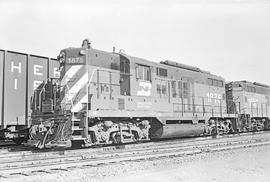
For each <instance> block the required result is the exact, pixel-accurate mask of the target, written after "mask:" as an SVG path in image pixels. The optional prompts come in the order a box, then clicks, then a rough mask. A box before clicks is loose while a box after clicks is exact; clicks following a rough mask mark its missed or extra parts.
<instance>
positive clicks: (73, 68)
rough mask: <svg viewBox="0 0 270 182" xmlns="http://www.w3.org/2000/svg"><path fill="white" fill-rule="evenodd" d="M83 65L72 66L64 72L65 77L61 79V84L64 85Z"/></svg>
mask: <svg viewBox="0 0 270 182" xmlns="http://www.w3.org/2000/svg"><path fill="white" fill-rule="evenodd" d="M82 66H83V65H74V66H71V68H70V69H69V70H68V71H67V72H66V74H65V76H64V77H63V79H62V83H63V84H66V83H68V81H69V80H70V79H71V78H72V77H73V76H74V75H75V74H76V73H77V72H78V71H79V70H80V68H81V67H82Z"/></svg>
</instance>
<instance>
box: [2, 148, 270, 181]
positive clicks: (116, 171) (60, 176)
mask: <svg viewBox="0 0 270 182" xmlns="http://www.w3.org/2000/svg"><path fill="white" fill-rule="evenodd" d="M269 171H270V145H267V146H260V147H252V148H244V149H235V150H230V151H221V152H213V153H202V154H197V155H192V156H184V157H173V158H161V159H153V160H151V161H136V162H134V161H133V162H122V163H120V164H119V163H117V164H116V163H115V164H109V165H100V166H98V167H91V166H87V167H82V168H80V169H78V168H76V169H74V170H69V171H64V170H63V171H60V170H57V171H55V173H50V174H46V173H40V174H33V175H30V176H21V175H18V176H16V175H15V176H14V177H12V178H8V179H4V178H0V181H3V182H7V181H25V182H26V181H27V182H28V181H44V182H47V181H65V182H69V181H74V182H75V181H106V182H114V181H115V182H124V181H132V182H137V181H143V182H150V181H151V182H152V181H154V182H166V181H170V182H171V181H172V182H174V181H188V182H190V181H191V182H193V181H194V182H195V181H200V182H204V181H205V182H208V181H219V182H223V181H224V182H225V181H226V182H227V181H237V182H239V181H245V182H247V181H252V182H255V181H259V182H264V181H265V182H266V181H267V182H268V181H270V173H269Z"/></svg>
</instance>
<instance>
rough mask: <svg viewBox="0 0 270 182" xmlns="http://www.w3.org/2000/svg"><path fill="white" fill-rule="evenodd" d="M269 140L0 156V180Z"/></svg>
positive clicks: (251, 137) (258, 136)
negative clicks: (1, 178) (0, 178)
mask: <svg viewBox="0 0 270 182" xmlns="http://www.w3.org/2000/svg"><path fill="white" fill-rule="evenodd" d="M269 139H270V132H260V133H255V134H252V133H249V134H243V135H239V136H238V137H232V136H231V137H230V136H226V137H220V138H216V139H211V140H207V139H206V140H199V139H195V140H184V141H181V140H180V141H179V140H177V141H174V140H172V141H162V142H149V143H143V144H132V145H122V146H112V147H104V148H88V149H79V150H62V151H47V152H36V153H35V151H22V152H15V153H12V152H11V153H4V154H1V153H0V161H1V163H0V177H3V178H8V177H12V176H17V175H24V176H27V175H34V174H36V173H52V172H55V171H59V170H60V171H62V170H65V171H66V170H71V169H73V168H84V167H93V166H99V165H109V164H112V163H119V162H126V161H140V160H150V159H155V158H162V157H176V156H184V155H193V154H199V153H205V152H215V151H221V150H231V149H236V148H243V147H254V146H260V145H269V144H270V140H269Z"/></svg>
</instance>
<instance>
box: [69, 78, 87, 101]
mask: <svg viewBox="0 0 270 182" xmlns="http://www.w3.org/2000/svg"><path fill="white" fill-rule="evenodd" d="M87 82H88V73H85V74H84V75H83V76H82V77H81V78H80V80H78V82H77V83H75V85H74V86H73V87H72V88H70V89H69V90H68V91H67V100H71V99H72V98H73V97H74V96H75V95H76V94H77V93H78V92H79V91H80V89H81V88H82V87H83V86H84V85H86V84H87Z"/></svg>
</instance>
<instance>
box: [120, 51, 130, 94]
mask: <svg viewBox="0 0 270 182" xmlns="http://www.w3.org/2000/svg"><path fill="white" fill-rule="evenodd" d="M120 94H121V95H130V61H129V59H128V58H127V57H125V56H123V55H120Z"/></svg>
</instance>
